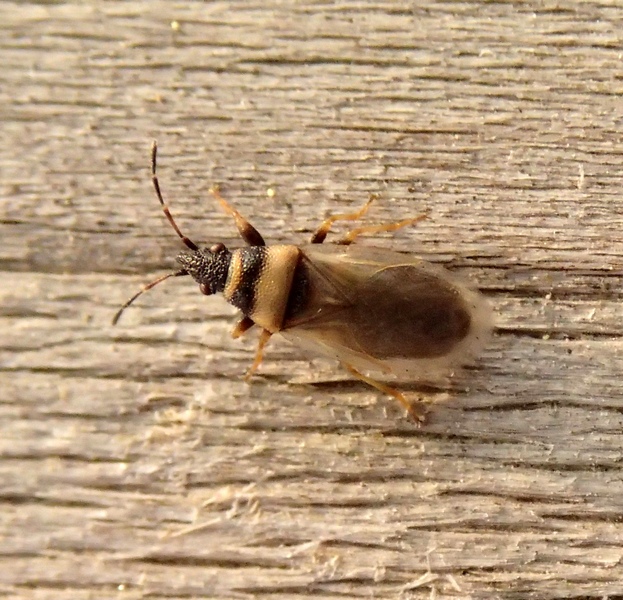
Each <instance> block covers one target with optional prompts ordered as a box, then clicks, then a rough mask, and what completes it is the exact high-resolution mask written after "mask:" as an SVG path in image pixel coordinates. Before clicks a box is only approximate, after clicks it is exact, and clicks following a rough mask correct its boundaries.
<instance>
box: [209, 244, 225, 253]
mask: <svg viewBox="0 0 623 600" xmlns="http://www.w3.org/2000/svg"><path fill="white" fill-rule="evenodd" d="M223 250H225V244H221V243H220V242H219V243H218V244H214V245H213V246H210V252H211V253H212V254H219V253H220V252H223Z"/></svg>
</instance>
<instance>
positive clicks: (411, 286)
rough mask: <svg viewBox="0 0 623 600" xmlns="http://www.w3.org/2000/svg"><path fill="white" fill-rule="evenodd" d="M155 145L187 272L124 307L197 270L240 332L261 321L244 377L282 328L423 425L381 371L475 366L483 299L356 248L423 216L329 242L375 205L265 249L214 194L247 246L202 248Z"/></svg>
mask: <svg viewBox="0 0 623 600" xmlns="http://www.w3.org/2000/svg"><path fill="white" fill-rule="evenodd" d="M156 154H157V145H156V143H155V142H154V144H153V146H152V153H151V175H152V182H153V185H154V189H155V191H156V196H157V197H158V201H159V202H160V205H161V207H162V210H163V212H164V214H165V216H166V218H167V220H168V221H169V223H170V225H171V227H172V228H173V229H174V230H175V232H176V233H177V235H178V236H179V237H180V239H181V240H182V242H183V243H184V244H185V246H186V247H187V248H188V250H187V251H184V252H181V253H180V254H179V255H178V256H177V261H178V263H180V265H181V268H180V269H178V270H177V271H174V272H171V273H167V274H166V275H163V276H161V277H159V278H158V279H156V280H155V281H152V282H151V283H149V284H147V285H145V286H144V287H143V288H142V289H141V290H140V291H139V292H138V293H136V294H135V295H134V296H132V297H131V298H130V299H129V300H128V301H127V302H126V303H125V304H124V305H123V306H122V307H121V308H120V309H119V310H118V311H117V313H116V315H115V317H114V319H113V324H116V323H117V321H118V320H119V317H120V316H121V314H122V313H123V311H124V310H125V309H126V308H127V307H128V306H130V305H131V304H132V303H133V302H134V301H135V300H136V299H137V298H138V297H139V296H140V295H141V294H143V293H144V292H146V291H147V290H149V289H151V288H153V287H154V286H156V285H158V284H159V283H161V282H162V281H164V280H165V279H168V278H170V277H180V276H186V275H189V276H191V277H192V278H193V279H194V280H195V281H196V282H197V283H198V284H199V290H200V291H201V292H202V293H203V294H205V295H206V296H210V295H212V294H217V293H222V294H223V296H224V297H225V299H226V300H227V301H228V302H229V303H230V304H232V305H233V306H235V307H236V308H238V309H239V310H240V312H241V313H242V316H241V318H240V320H239V321H238V323H237V324H236V325H235V327H234V329H233V332H232V335H233V337H234V338H238V337H240V336H242V335H243V334H244V333H245V332H246V331H248V330H249V329H251V328H252V327H254V326H257V327H258V328H259V329H260V330H261V333H260V337H259V344H258V347H257V352H256V355H255V360H254V361H253V363H252V365H251V367H250V369H249V371H248V372H247V375H246V378H247V379H249V378H250V377H251V375H252V374H253V373H254V372H255V371H256V369H257V368H258V367H259V365H260V363H261V362H262V356H263V351H264V347H265V346H266V343H267V342H268V340H269V339H270V337H271V336H272V335H274V334H276V333H279V334H282V335H283V336H284V337H285V338H287V339H289V340H290V341H292V342H294V343H295V344H298V345H300V346H302V347H304V348H308V349H311V350H313V351H315V352H316V353H320V354H322V355H325V356H328V357H332V358H336V359H337V360H338V361H340V362H341V364H342V365H343V366H344V367H345V368H346V370H347V371H349V372H350V373H351V374H352V375H353V376H355V377H356V378H358V379H360V380H362V381H364V382H366V383H368V384H369V385H371V386H373V387H375V388H377V389H378V390H381V391H382V392H385V393H387V394H389V395H391V396H393V397H394V398H396V399H397V400H398V401H399V402H400V403H401V404H402V406H403V407H404V408H405V409H406V410H407V411H408V412H409V413H410V414H411V415H412V417H413V418H414V419H416V420H417V421H419V420H421V419H422V417H421V415H419V413H418V412H417V411H416V410H415V409H414V408H413V406H412V405H411V403H410V402H409V400H408V399H407V398H406V397H405V396H404V394H403V393H402V392H400V391H399V390H397V389H395V388H394V387H392V386H390V385H389V384H388V383H386V382H385V381H380V380H378V379H377V378H374V377H372V376H371V375H369V372H377V373H380V374H382V375H381V376H382V377H386V378H387V377H390V378H398V379H404V378H407V379H410V380H425V381H434V380H435V379H438V378H439V377H443V376H447V375H449V374H451V373H452V372H453V370H454V369H455V368H456V367H459V366H461V365H463V364H465V363H466V362H470V361H471V360H472V359H473V358H474V357H475V356H476V354H478V352H479V351H480V350H482V349H483V347H484V345H485V344H486V342H487V340H488V338H489V335H490V332H491V329H492V317H491V309H490V307H489V305H488V303H487V302H486V300H485V299H484V297H483V296H482V295H481V294H480V293H479V292H477V291H475V290H474V289H471V288H470V286H468V285H466V284H465V283H464V282H463V281H462V280H460V279H458V278H457V277H456V276H455V275H453V274H451V273H450V272H449V271H447V270H445V269H443V268H442V267H439V266H436V265H433V264H431V263H429V262H426V261H424V260H421V259H419V258H415V257H412V256H408V255H404V254H401V253H398V252H394V251H391V250H385V249H381V248H373V247H369V246H359V245H357V244H352V242H354V241H355V239H356V238H358V237H359V236H360V235H361V234H364V233H376V232H381V231H395V230H397V229H400V228H402V227H405V226H407V225H413V224H415V223H417V222H418V221H420V220H422V219H423V218H425V215H420V216H418V217H415V218H409V219H404V220H402V221H398V222H396V223H389V224H382V225H372V226H367V227H358V228H355V229H352V230H351V231H350V232H348V233H347V234H346V235H345V236H344V237H342V238H341V239H340V240H339V241H338V242H337V244H323V243H322V242H324V240H325V238H326V237H327V234H328V233H329V231H330V230H331V227H332V225H333V224H334V223H335V222H336V221H353V220H356V219H359V218H361V217H362V216H363V215H364V214H365V213H366V212H367V210H368V207H369V206H370V203H371V202H372V200H373V197H371V198H370V200H368V202H367V203H366V204H365V205H364V206H363V207H362V208H361V209H360V210H358V211H356V212H353V213H348V214H337V215H333V216H330V217H329V218H327V219H326V220H324V221H323V222H322V223H321V225H320V226H319V227H318V229H317V230H316V231H315V233H314V234H313V235H312V238H311V243H310V244H308V245H302V246H295V245H275V246H267V245H266V243H265V242H264V238H263V237H262V236H261V234H260V233H259V232H258V231H257V229H255V227H253V225H251V223H249V222H248V221H247V220H246V219H245V218H244V217H243V216H242V215H241V214H240V213H239V212H238V211H237V210H236V209H235V208H233V207H232V206H230V205H229V204H228V203H227V201H226V200H225V199H224V198H223V197H222V196H221V194H220V192H219V191H218V189H217V188H213V189H212V190H211V192H212V195H213V196H214V198H215V199H216V201H217V202H218V203H219V204H220V206H221V207H222V209H223V210H224V211H225V212H226V213H227V214H228V215H230V216H231V217H232V218H233V220H234V223H235V225H236V227H237V229H238V232H239V234H240V236H241V237H242V239H243V240H244V241H245V242H246V244H247V245H246V246H245V247H243V248H240V249H236V250H229V249H228V248H226V247H225V245H224V244H222V243H216V244H213V245H212V246H210V247H207V248H200V247H199V246H198V245H197V244H195V242H193V241H192V240H191V239H190V238H188V237H186V236H185V235H184V234H183V233H182V231H181V230H180V228H179V227H178V225H177V223H176V222H175V220H174V219H173V216H172V215H171V212H170V210H169V207H168V206H167V204H166V203H165V201H164V199H163V196H162V193H161V190H160V184H159V182H158V177H157V175H156Z"/></svg>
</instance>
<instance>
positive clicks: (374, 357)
mask: <svg viewBox="0 0 623 600" xmlns="http://www.w3.org/2000/svg"><path fill="white" fill-rule="evenodd" d="M302 251H303V261H304V265H305V269H306V277H307V281H308V297H307V304H306V305H305V306H304V307H303V309H302V310H301V311H299V312H298V313H297V314H296V315H293V316H292V317H291V318H289V319H287V320H286V322H285V323H284V327H283V331H282V333H283V335H284V336H285V337H286V338H288V339H290V340H291V341H293V342H295V343H297V344H298V345H301V346H304V347H306V348H309V349H311V350H314V351H315V352H318V353H320V354H323V355H325V356H330V357H334V358H337V359H338V360H341V361H344V362H347V363H349V364H351V365H352V366H354V367H355V368H358V369H360V370H366V371H370V370H372V371H383V372H385V373H389V374H392V375H395V376H399V377H403V378H405V377H406V378H408V379H417V380H426V381H439V380H440V379H441V378H444V377H445V376H447V375H448V374H450V372H451V371H452V370H453V369H454V368H455V367H456V366H458V365H461V364H464V363H466V362H470V361H471V360H472V359H473V357H474V356H475V354H477V353H478V352H479V351H480V350H481V349H482V347H483V346H484V344H485V343H486V341H487V339H488V337H489V334H490V331H491V311H490V309H489V306H488V304H487V303H486V301H485V300H484V298H483V297H482V296H481V295H480V294H479V293H478V292H475V291H474V290H472V289H470V288H469V287H468V286H467V285H465V283H463V282H462V281H461V280H459V279H458V278H457V277H455V276H454V275H453V274H451V273H450V272H448V271H446V270H445V269H443V268H441V267H438V266H435V265H432V264H431V263H428V262H426V261H423V260H420V259H417V258H413V257H409V256H405V255H401V254H400V253H397V252H392V251H389V250H383V249H379V248H372V247H366V246H343V247H342V246H335V245H326V246H320V245H319V246H306V247H303V248H302Z"/></svg>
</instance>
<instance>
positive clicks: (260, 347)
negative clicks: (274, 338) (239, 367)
mask: <svg viewBox="0 0 623 600" xmlns="http://www.w3.org/2000/svg"><path fill="white" fill-rule="evenodd" d="M271 335H272V333H271V332H270V331H268V329H262V333H261V334H260V341H259V342H258V344H257V350H256V352H255V360H254V361H253V364H252V365H251V367H250V368H249V370H248V371H247V374H246V375H245V376H244V380H245V381H249V379H251V376H252V375H253V373H255V371H257V368H258V367H259V366H260V364H261V363H262V357H263V355H264V346H266V344H267V343H268V340H269V339H270V336H271Z"/></svg>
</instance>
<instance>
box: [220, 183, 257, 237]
mask: <svg viewBox="0 0 623 600" xmlns="http://www.w3.org/2000/svg"><path fill="white" fill-rule="evenodd" d="M210 192H211V194H212V195H213V196H214V198H216V201H217V202H218V203H219V204H220V205H221V207H222V208H223V210H224V211H225V212H226V213H227V214H228V215H230V216H232V217H233V219H234V222H235V223H236V227H237V228H238V233H240V236H241V237H242V239H243V240H244V241H245V242H246V243H247V244H249V246H266V242H265V241H264V238H263V237H262V234H261V233H260V232H259V231H258V230H257V229H255V227H253V225H251V223H249V221H247V220H246V219H245V218H244V217H243V216H242V215H241V214H240V213H239V212H238V211H237V210H236V209H235V208H234V207H233V206H230V204H229V202H227V200H225V198H223V196H221V193H220V192H219V189H218V187H213V188H212V189H211V190H210Z"/></svg>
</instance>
